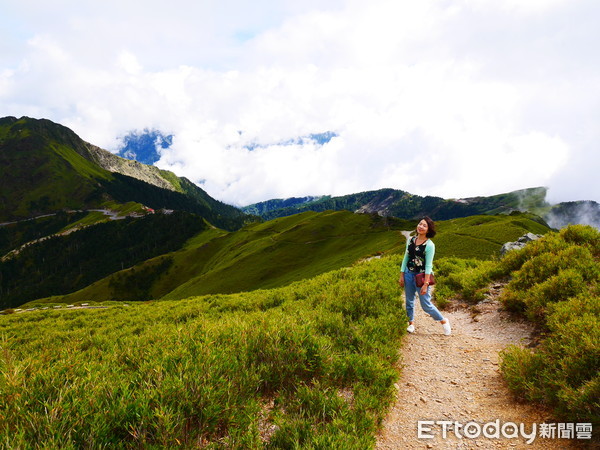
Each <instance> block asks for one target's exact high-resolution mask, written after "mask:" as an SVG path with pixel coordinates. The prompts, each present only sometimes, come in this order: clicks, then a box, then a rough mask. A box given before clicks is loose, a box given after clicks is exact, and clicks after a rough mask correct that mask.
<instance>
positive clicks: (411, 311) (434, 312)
mask: <svg viewBox="0 0 600 450" xmlns="http://www.w3.org/2000/svg"><path fill="white" fill-rule="evenodd" d="M415 275H416V274H414V273H412V272H409V271H406V272H404V293H405V294H406V315H407V316H408V321H409V322H412V321H413V320H414V318H415V294H416V293H418V294H419V300H420V301H421V308H423V311H425V312H426V313H427V314H429V315H430V316H431V317H433V320H437V321H440V320H444V316H442V314H441V313H440V312H439V310H438V309H437V308H436V307H435V305H434V304H433V303H431V294H430V293H429V290H430V289H431V288H430V287H429V286H428V287H427V293H426V294H425V295H421V288H419V287H417V283H416V281H415Z"/></svg>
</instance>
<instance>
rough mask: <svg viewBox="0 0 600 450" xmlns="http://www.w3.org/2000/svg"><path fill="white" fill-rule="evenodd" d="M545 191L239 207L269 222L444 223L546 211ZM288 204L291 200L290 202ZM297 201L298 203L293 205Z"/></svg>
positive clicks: (387, 194)
mask: <svg viewBox="0 0 600 450" xmlns="http://www.w3.org/2000/svg"><path fill="white" fill-rule="evenodd" d="M545 197H546V188H543V187H538V188H531V189H523V190H519V191H514V192H509V193H506V194H499V195H494V196H490V197H471V198H464V199H457V200H455V199H450V200H446V199H443V198H441V197H431V196H426V197H421V196H418V195H414V194H410V193H409V192H405V191H401V190H396V189H380V190H377V191H367V192H361V193H358V194H351V195H344V196H339V197H331V196H323V197H304V199H306V200H305V201H299V200H301V199H288V200H268V201H266V202H260V203H255V204H252V205H248V206H246V207H243V208H242V210H243V211H245V212H247V213H252V214H257V215H260V216H261V217H262V218H263V219H265V220H269V219H274V218H276V217H285V216H288V215H292V214H297V213H299V212H303V211H317V212H318V211H326V210H342V209H345V210H349V211H353V212H358V213H375V214H378V215H380V216H392V217H397V218H400V219H417V218H419V217H423V216H425V215H427V216H430V217H431V218H433V219H434V220H448V219H454V218H459V217H468V216H472V215H476V214H498V213H510V212H512V211H524V210H527V211H532V212H536V211H537V210H541V209H543V208H547V207H548V204H547V203H546V202H545ZM289 200H292V202H290V201H289ZM296 200H298V201H296Z"/></svg>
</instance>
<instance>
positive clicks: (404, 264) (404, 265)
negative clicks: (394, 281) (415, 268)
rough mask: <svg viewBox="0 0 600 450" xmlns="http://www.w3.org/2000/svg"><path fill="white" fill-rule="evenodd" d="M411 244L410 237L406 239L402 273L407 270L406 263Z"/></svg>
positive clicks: (401, 267)
mask: <svg viewBox="0 0 600 450" xmlns="http://www.w3.org/2000/svg"><path fill="white" fill-rule="evenodd" d="M409 244H410V239H407V240H406V249H405V250H404V258H403V259H402V266H400V273H401V274H402V273H404V271H405V270H406V265H407V264H408V245H409Z"/></svg>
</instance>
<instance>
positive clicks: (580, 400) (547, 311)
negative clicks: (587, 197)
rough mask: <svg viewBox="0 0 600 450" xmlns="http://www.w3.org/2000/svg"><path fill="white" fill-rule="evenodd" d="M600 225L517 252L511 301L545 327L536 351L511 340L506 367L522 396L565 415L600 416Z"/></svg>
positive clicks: (510, 259) (510, 262)
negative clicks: (597, 228)
mask: <svg viewBox="0 0 600 450" xmlns="http://www.w3.org/2000/svg"><path fill="white" fill-rule="evenodd" d="M599 255H600V232H598V230H596V229H594V228H592V227H586V226H580V225H577V226H571V227H567V228H565V229H563V230H561V231H560V232H559V233H552V234H549V235H547V236H545V237H544V238H542V239H539V240H538V241H535V242H533V243H531V244H529V245H527V246H526V247H525V248H524V249H522V250H520V251H516V252H511V253H509V254H508V255H507V256H506V257H505V258H504V259H503V260H502V261H501V262H500V264H499V266H500V267H501V270H499V272H500V273H501V272H503V271H506V270H507V269H508V268H510V269H511V270H512V280H511V281H510V283H509V284H508V285H507V286H506V289H505V290H504V293H503V295H502V297H501V298H502V300H503V302H504V304H505V306H506V307H507V308H509V309H511V310H513V311H519V312H521V313H523V314H525V315H526V316H527V317H528V318H529V319H530V320H532V321H534V322H535V323H536V324H537V325H538V327H540V328H541V329H542V330H543V331H544V338H543V340H542V341H541V343H540V345H539V347H538V348H536V349H535V351H534V350H529V349H524V348H521V347H516V346H513V347H510V348H508V349H506V350H505V351H504V352H503V354H502V364H501V366H502V372H503V375H504V377H505V378H506V380H507V382H508V385H509V387H510V388H511V389H512V390H513V391H514V392H515V393H516V394H517V395H519V396H521V397H523V398H526V399H528V400H532V401H537V402H541V403H544V404H547V405H549V406H551V407H552V408H554V411H555V413H556V414H557V416H559V417H560V418H561V419H565V420H569V421H579V422H594V423H598V422H600V374H599V372H598V367H600V295H599V286H598V280H599V278H600V266H599V264H598V257H599Z"/></svg>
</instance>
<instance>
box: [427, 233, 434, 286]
mask: <svg viewBox="0 0 600 450" xmlns="http://www.w3.org/2000/svg"><path fill="white" fill-rule="evenodd" d="M434 256H435V244H434V243H433V241H432V240H431V239H429V240H428V241H427V245H426V246H425V281H429V277H428V276H427V275H429V274H431V273H432V272H433V257H434Z"/></svg>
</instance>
